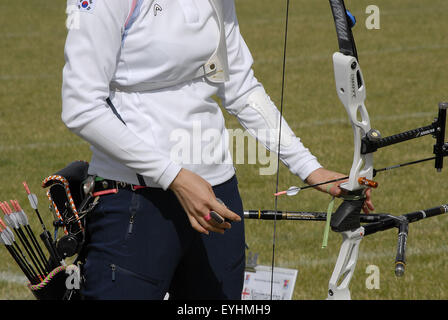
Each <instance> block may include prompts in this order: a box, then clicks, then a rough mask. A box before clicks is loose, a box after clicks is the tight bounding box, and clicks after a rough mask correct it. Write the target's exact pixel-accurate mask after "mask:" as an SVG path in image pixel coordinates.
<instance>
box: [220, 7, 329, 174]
mask: <svg viewBox="0 0 448 320" xmlns="http://www.w3.org/2000/svg"><path fill="white" fill-rule="evenodd" d="M225 3H226V5H227V7H226V9H225V11H226V12H225V14H226V16H225V27H226V37H227V51H228V58H229V77H230V81H228V82H226V83H225V84H224V86H223V90H221V91H220V92H219V96H220V98H221V100H222V104H223V107H224V108H225V109H226V110H227V111H228V112H229V113H230V114H233V115H235V116H236V117H237V118H238V121H239V122H240V124H241V125H242V126H243V127H244V128H245V129H246V130H247V131H248V132H249V133H250V134H251V135H252V136H254V137H255V138H256V139H257V140H258V141H259V142H260V143H262V144H263V145H264V146H265V147H266V148H267V149H268V150H269V151H271V152H275V153H277V151H278V143H277V142H278V138H279V134H278V132H279V131H278V127H279V123H280V112H279V111H278V109H277V107H276V106H275V104H274V103H273V102H272V101H271V99H270V98H269V96H268V95H267V94H266V92H265V90H264V88H263V86H262V84H261V83H260V82H259V81H258V80H257V79H256V78H255V76H254V72H253V69H252V64H253V59H252V55H251V53H250V51H249V48H248V47H247V45H246V43H245V42H244V39H243V37H242V36H241V33H240V30H239V25H238V20H237V17H236V11H235V4H234V1H225ZM281 127H282V134H281V138H282V139H281V147H280V159H281V161H282V162H283V163H284V164H285V165H286V166H287V167H288V168H289V170H290V171H291V172H292V173H293V174H295V175H297V176H299V177H300V178H301V179H302V180H305V179H306V178H307V177H308V175H309V174H310V173H311V172H313V171H314V170H316V169H318V168H321V167H322V166H321V165H320V164H319V162H318V161H317V159H316V157H315V156H313V155H312V154H311V152H310V151H309V150H308V149H307V148H305V146H304V145H303V144H302V142H301V141H300V139H299V138H298V137H296V135H295V134H294V133H293V132H292V130H291V129H290V127H289V125H288V124H287V123H286V121H285V120H284V119H283V118H282V125H281Z"/></svg>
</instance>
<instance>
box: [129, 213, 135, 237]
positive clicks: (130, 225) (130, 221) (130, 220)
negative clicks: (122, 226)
mask: <svg viewBox="0 0 448 320" xmlns="http://www.w3.org/2000/svg"><path fill="white" fill-rule="evenodd" d="M134 216H135V213H134V214H132V216H131V218H130V219H129V228H128V234H131V233H132V229H133V228H134Z"/></svg>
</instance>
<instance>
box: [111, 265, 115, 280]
mask: <svg viewBox="0 0 448 320" xmlns="http://www.w3.org/2000/svg"><path fill="white" fill-rule="evenodd" d="M110 268H111V269H112V281H115V270H116V269H117V267H116V266H115V264H111V265H110Z"/></svg>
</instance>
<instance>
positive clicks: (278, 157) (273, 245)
mask: <svg viewBox="0 0 448 320" xmlns="http://www.w3.org/2000/svg"><path fill="white" fill-rule="evenodd" d="M288 20H289V0H286V18H285V31H284V45H283V65H282V89H281V95H280V117H279V122H280V123H279V131H278V146H277V173H276V184H275V193H278V184H279V174H280V146H281V139H282V119H283V105H284V93H285V78H286V77H285V74H286V48H287V43H288ZM274 207H275V211H277V209H278V197H277V196H276V197H275V200H274ZM276 229H277V217H276V216H275V217H274V227H273V235H272V263H271V300H272V294H273V284H274V265H275V242H276V231H277V230H276Z"/></svg>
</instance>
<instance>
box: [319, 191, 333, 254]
mask: <svg viewBox="0 0 448 320" xmlns="http://www.w3.org/2000/svg"><path fill="white" fill-rule="evenodd" d="M334 199H335V197H332V198H331V201H330V203H329V204H328V208H327V221H326V223H325V229H324V238H323V239H322V249H325V248H326V247H327V244H328V234H329V233H330V221H331V214H332V213H333V208H334Z"/></svg>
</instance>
